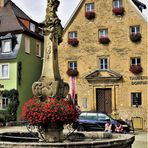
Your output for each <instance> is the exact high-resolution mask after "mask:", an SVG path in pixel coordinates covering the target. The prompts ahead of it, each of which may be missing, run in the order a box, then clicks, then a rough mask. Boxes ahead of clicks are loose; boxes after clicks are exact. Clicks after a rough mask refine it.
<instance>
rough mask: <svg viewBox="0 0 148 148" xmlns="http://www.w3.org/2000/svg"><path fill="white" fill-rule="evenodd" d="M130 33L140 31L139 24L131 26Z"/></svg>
mask: <svg viewBox="0 0 148 148" xmlns="http://www.w3.org/2000/svg"><path fill="white" fill-rule="evenodd" d="M130 33H140V26H131V27H130Z"/></svg>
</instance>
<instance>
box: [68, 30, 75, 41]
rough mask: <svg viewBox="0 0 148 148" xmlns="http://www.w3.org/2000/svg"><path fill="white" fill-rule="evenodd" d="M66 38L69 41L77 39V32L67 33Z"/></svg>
mask: <svg viewBox="0 0 148 148" xmlns="http://www.w3.org/2000/svg"><path fill="white" fill-rule="evenodd" d="M68 38H69V39H74V38H77V32H76V31H74V32H69V33H68Z"/></svg>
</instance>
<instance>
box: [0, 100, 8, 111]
mask: <svg viewBox="0 0 148 148" xmlns="http://www.w3.org/2000/svg"><path fill="white" fill-rule="evenodd" d="M8 105H9V99H8V98H6V97H2V103H1V108H2V109H5V108H7V107H8Z"/></svg>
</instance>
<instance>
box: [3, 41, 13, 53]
mask: <svg viewBox="0 0 148 148" xmlns="http://www.w3.org/2000/svg"><path fill="white" fill-rule="evenodd" d="M11 51H12V41H11V39H9V40H2V53H10V52H11Z"/></svg>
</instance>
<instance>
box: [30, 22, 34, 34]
mask: <svg viewBox="0 0 148 148" xmlns="http://www.w3.org/2000/svg"><path fill="white" fill-rule="evenodd" d="M30 31H33V32H35V24H33V23H30Z"/></svg>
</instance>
